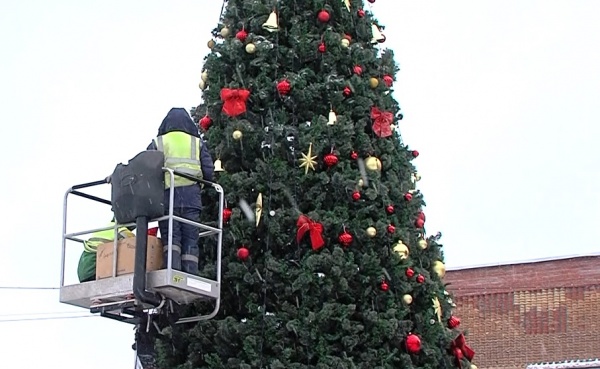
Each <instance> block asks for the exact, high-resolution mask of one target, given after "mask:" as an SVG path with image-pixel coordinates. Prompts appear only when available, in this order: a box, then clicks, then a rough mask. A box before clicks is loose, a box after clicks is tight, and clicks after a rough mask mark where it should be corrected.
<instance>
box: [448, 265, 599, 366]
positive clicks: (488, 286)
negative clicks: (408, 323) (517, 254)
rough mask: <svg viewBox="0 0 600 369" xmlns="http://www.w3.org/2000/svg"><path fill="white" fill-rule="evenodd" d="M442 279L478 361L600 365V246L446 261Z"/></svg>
mask: <svg viewBox="0 0 600 369" xmlns="http://www.w3.org/2000/svg"><path fill="white" fill-rule="evenodd" d="M444 281H445V282H447V283H450V285H449V286H448V290H449V291H451V292H452V293H453V294H454V302H455V303H456V305H457V307H456V309H455V315H457V316H458V317H460V319H461V327H463V328H464V329H465V330H466V331H467V341H468V343H469V346H470V347H471V348H473V349H474V350H475V352H476V355H475V359H474V360H473V362H474V364H477V366H478V367H479V369H516V368H519V369H526V368H532V369H533V368H548V369H550V368H564V369H568V368H600V360H597V358H599V357H600V254H596V255H588V256H576V257H565V258H557V259H546V260H536V261H530V262H522V263H513V264H505V265H495V266H482V267H469V268H459V269H454V270H451V269H449V270H448V272H447V274H446V277H445V278H444ZM577 360H580V361H579V362H578V363H577V362H572V361H577ZM568 362H571V363H568ZM549 363H553V364H549Z"/></svg>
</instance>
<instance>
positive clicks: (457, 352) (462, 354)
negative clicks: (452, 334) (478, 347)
mask: <svg viewBox="0 0 600 369" xmlns="http://www.w3.org/2000/svg"><path fill="white" fill-rule="evenodd" d="M450 350H451V351H452V354H453V355H454V357H455V358H456V363H457V365H458V367H459V368H462V364H461V360H462V359H463V358H467V360H469V361H472V360H473V357H474V356H475V351H473V349H471V348H470V347H469V346H467V341H466V339H465V336H464V335H463V334H462V333H461V334H459V335H458V337H456V338H455V339H454V341H452V345H451V346H450Z"/></svg>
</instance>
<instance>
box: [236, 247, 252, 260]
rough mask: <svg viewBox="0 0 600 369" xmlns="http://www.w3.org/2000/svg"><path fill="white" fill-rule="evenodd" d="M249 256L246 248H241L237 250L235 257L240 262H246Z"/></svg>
mask: <svg viewBox="0 0 600 369" xmlns="http://www.w3.org/2000/svg"><path fill="white" fill-rule="evenodd" d="M248 256H250V251H249V250H248V249H247V248H246V246H242V247H240V248H239V249H238V250H237V257H238V259H240V260H241V261H246V260H247V259H248Z"/></svg>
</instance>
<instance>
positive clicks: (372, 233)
mask: <svg viewBox="0 0 600 369" xmlns="http://www.w3.org/2000/svg"><path fill="white" fill-rule="evenodd" d="M376 234H377V230H376V229H375V227H369V228H367V235H368V236H369V237H375V235H376Z"/></svg>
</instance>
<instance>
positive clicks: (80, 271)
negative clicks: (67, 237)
mask: <svg viewBox="0 0 600 369" xmlns="http://www.w3.org/2000/svg"><path fill="white" fill-rule="evenodd" d="M77 276H78V277H79V282H80V283H83V282H89V281H93V280H95V279H96V253H95V252H87V251H84V252H83V253H82V254H81V257H80V258H79V265H78V266H77Z"/></svg>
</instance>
